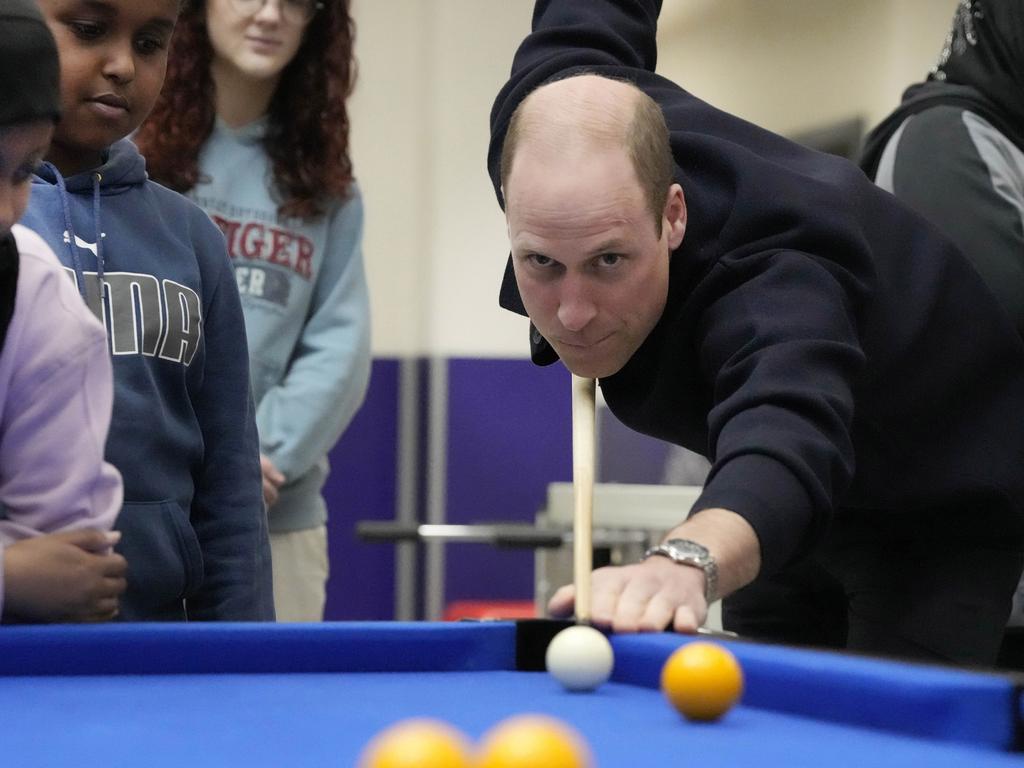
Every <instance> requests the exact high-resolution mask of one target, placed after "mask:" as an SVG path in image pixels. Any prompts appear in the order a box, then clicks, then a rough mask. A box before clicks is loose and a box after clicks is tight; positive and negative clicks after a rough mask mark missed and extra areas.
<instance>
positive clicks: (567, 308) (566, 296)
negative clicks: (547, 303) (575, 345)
mask: <svg viewBox="0 0 1024 768" xmlns="http://www.w3.org/2000/svg"><path fill="white" fill-rule="evenodd" d="M596 315H597V306H596V305H595V304H594V299H593V297H592V296H591V295H590V292H589V291H588V290H587V289H586V287H585V286H584V285H583V283H582V281H580V280H571V279H567V280H566V282H565V283H564V284H563V286H562V295H561V297H560V301H559V303H558V321H559V322H560V323H561V324H562V327H563V328H565V329H566V330H567V331H572V332H574V333H575V332H578V331H582V330H583V329H584V328H586V327H587V324H588V323H589V322H590V321H591V320H593V319H594V317H595V316H596Z"/></svg>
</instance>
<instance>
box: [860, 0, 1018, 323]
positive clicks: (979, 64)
mask: <svg viewBox="0 0 1024 768" xmlns="http://www.w3.org/2000/svg"><path fill="white" fill-rule="evenodd" d="M860 164H861V167H862V168H863V169H864V171H865V172H866V173H867V174H868V176H870V177H871V178H872V179H874V181H875V183H877V184H878V185H879V186H881V187H883V188H884V189H887V190H888V191H890V192H892V193H893V194H895V195H896V196H897V197H899V198H900V199H901V200H903V201H904V202H905V203H907V204H908V205H910V206H911V207H912V208H914V209H916V210H917V211H919V212H920V213H922V214H924V216H925V217H927V218H928V219H930V220H931V221H932V222H933V223H934V224H935V225H936V226H938V227H939V228H940V229H941V230H943V231H944V232H945V233H946V235H947V236H948V237H950V238H952V240H953V241H954V242H955V243H956V244H957V245H958V246H960V249H961V250H962V251H963V252H964V253H965V254H966V255H967V257H968V258H969V259H970V260H971V262H972V263H973V264H974V267H975V269H977V271H978V272H979V273H980V275H981V277H982V278H983V279H984V280H985V282H986V283H987V284H988V287H989V289H990V290H991V291H992V293H993V294H994V295H995V298H996V300H997V301H998V302H999V303H1000V304H1001V305H1002V306H1003V308H1004V309H1005V310H1006V311H1007V313H1009V315H1010V317H1011V319H1012V321H1013V322H1014V323H1015V325H1016V327H1017V329H1018V331H1020V332H1021V333H1022V335H1024V225H1022V222H1024V0H961V2H960V3H959V4H958V5H957V9H956V13H955V15H954V18H953V26H952V29H951V30H950V32H949V35H948V36H947V38H946V42H945V44H944V45H943V48H942V53H941V55H940V57H939V61H938V63H937V64H936V65H935V68H934V69H933V70H932V72H931V73H930V74H929V75H928V78H927V79H926V80H925V81H924V82H922V83H917V84H915V85H912V86H910V88H908V89H907V90H906V92H905V93H904V94H903V101H902V103H901V104H900V106H899V107H897V109H896V110H895V111H894V112H893V113H892V114H891V115H889V117H887V118H886V119H885V120H884V121H882V123H881V124H879V125H878V127H877V128H875V129H874V130H873V131H872V132H871V133H870V134H869V135H868V137H867V141H866V143H865V146H864V150H863V154H862V157H861V160H860Z"/></svg>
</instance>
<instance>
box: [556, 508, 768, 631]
mask: <svg viewBox="0 0 1024 768" xmlns="http://www.w3.org/2000/svg"><path fill="white" fill-rule="evenodd" d="M665 538H666V539H692V540H693V541H696V542H698V543H699V544H702V545H704V546H705V547H707V549H708V551H709V552H710V553H711V554H712V556H713V557H714V558H715V559H716V560H717V561H718V594H719V595H720V596H722V597H724V596H725V595H728V594H731V593H732V592H735V591H736V590H737V589H739V588H740V587H743V586H746V585H747V584H749V583H750V582H751V581H753V579H754V577H755V576H757V573H758V571H759V570H760V569H761V545H760V543H759V541H758V539H757V534H756V533H755V532H754V529H753V528H751V527H750V524H749V523H747V521H746V520H744V519H743V518H742V517H740V516H739V515H738V514H736V513H735V512H732V511H730V510H728V509H721V508H714V509H705V510H701V511H700V512H698V513H696V514H692V515H690V517H689V518H687V519H686V520H685V521H684V522H683V523H681V524H680V525H678V526H676V527H675V528H673V529H672V530H671V531H669V532H668V534H667V535H666V536H665ZM590 591H591V606H590V608H591V620H592V621H593V622H594V623H595V624H598V625H601V626H605V627H611V629H613V630H614V631H616V632H660V631H662V630H663V629H666V628H668V627H669V626H670V625H671V627H672V628H673V629H674V630H676V632H696V631H697V628H698V627H700V626H701V625H702V624H703V623H704V620H705V619H706V618H707V614H708V605H707V601H706V600H705V599H704V572H703V571H702V570H701V569H700V568H696V567H694V566H692V565H683V564H681V563H674V562H672V560H670V559H669V558H667V557H658V556H655V557H651V558H648V559H647V560H644V561H643V562H642V563H636V564H635V565H621V566H609V567H607V568H599V569H597V570H596V571H594V573H593V574H592V575H591V581H590ZM574 598H575V590H574V589H573V587H572V586H568V587H562V588H561V589H559V590H558V591H557V592H555V594H554V595H553V596H552V597H551V601H550V602H549V603H548V610H549V611H550V612H551V613H552V614H553V615H555V616H568V615H569V614H571V613H572V612H573V601H574Z"/></svg>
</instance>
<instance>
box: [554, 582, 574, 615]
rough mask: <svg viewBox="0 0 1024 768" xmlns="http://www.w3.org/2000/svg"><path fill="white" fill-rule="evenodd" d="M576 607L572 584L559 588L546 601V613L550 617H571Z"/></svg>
mask: <svg viewBox="0 0 1024 768" xmlns="http://www.w3.org/2000/svg"><path fill="white" fill-rule="evenodd" d="M575 606H576V589H575V587H573V585H572V584H567V585H565V586H564V587H559V588H558V589H557V590H556V591H555V594H553V595H552V596H551V599H550V600H548V613H550V614H551V615H552V616H558V617H561V616H571V615H572V612H573V609H574V608H575Z"/></svg>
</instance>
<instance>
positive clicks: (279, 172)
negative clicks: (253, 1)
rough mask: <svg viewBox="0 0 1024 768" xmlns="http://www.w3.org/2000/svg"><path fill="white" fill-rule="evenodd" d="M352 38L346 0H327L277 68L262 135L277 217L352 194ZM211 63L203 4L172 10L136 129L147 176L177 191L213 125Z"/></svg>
mask: <svg viewBox="0 0 1024 768" xmlns="http://www.w3.org/2000/svg"><path fill="white" fill-rule="evenodd" d="M354 39H355V25H354V23H353V21H352V17H351V15H350V13H349V0H325V2H324V7H323V8H322V9H321V10H320V11H319V13H318V14H317V15H316V17H315V18H314V19H313V21H312V22H311V23H310V24H309V26H308V27H307V29H306V33H305V37H304V39H303V41H302V46H301V47H300V48H299V50H298V52H297V53H296V54H295V58H294V59H292V60H291V62H289V64H288V66H287V67H286V68H285V69H284V71H283V72H282V73H281V80H280V82H279V83H278V86H277V89H276V90H275V92H274V96H273V98H272V99H271V101H270V108H269V110H268V114H267V133H266V136H265V137H264V139H263V146H264V149H265V151H266V153H267V156H268V157H269V158H270V162H271V167H272V168H273V176H274V186H275V193H276V195H277V196H278V198H279V200H280V203H279V205H278V213H279V214H280V215H281V216H284V217H289V218H301V219H314V218H316V217H318V216H320V215H321V214H323V213H324V210H325V203H326V202H327V201H328V200H329V199H331V198H338V199H345V198H346V197H347V196H348V194H349V190H350V187H351V185H352V161H351V159H350V158H349V146H348V143H349V141H348V139H349V120H348V111H347V109H346V102H347V100H348V97H349V95H350V94H351V93H352V89H353V87H354V85H355V78H356V64H355V59H354V56H353V42H354ZM212 63H213V47H212V46H211V44H210V38H209V36H208V34H207V31H206V3H205V2H203V1H202V0H197V1H196V2H192V3H189V5H188V7H187V8H186V9H185V10H184V11H183V12H182V14H181V17H180V18H179V19H178V25H177V27H176V29H175V31H174V37H173V39H172V41H171V51H170V55H169V57H168V61H167V77H166V79H165V81H164V87H163V90H162V91H161V93H160V98H159V99H158V100H157V103H156V106H155V107H154V108H153V111H152V112H151V113H150V115H149V117H148V118H146V121H145V122H144V123H143V124H142V126H141V127H140V128H139V130H138V132H137V133H136V134H135V142H136V144H138V146H139V149H140V150H141V152H142V154H143V155H144V156H145V157H146V166H147V169H148V171H149V174H150V176H151V177H152V178H153V179H155V180H157V181H159V182H160V183H162V184H165V185H166V186H168V187H170V188H171V189H174V190H177V191H178V192H187V191H188V190H190V189H192V188H193V187H194V186H195V185H196V183H197V182H198V181H199V176H200V173H199V152H200V150H201V149H202V146H203V144H204V143H206V140H207V139H208V138H209V136H210V133H211V131H212V130H213V125H214V120H215V118H216V110H215V100H214V89H215V86H214V82H213V75H212V74H211V65H212Z"/></svg>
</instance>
